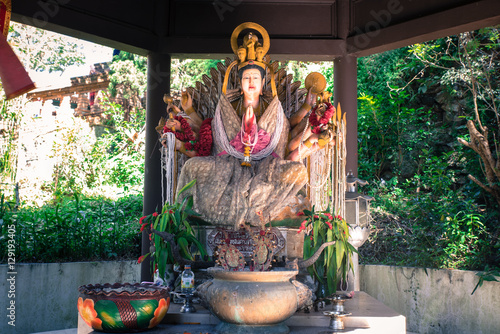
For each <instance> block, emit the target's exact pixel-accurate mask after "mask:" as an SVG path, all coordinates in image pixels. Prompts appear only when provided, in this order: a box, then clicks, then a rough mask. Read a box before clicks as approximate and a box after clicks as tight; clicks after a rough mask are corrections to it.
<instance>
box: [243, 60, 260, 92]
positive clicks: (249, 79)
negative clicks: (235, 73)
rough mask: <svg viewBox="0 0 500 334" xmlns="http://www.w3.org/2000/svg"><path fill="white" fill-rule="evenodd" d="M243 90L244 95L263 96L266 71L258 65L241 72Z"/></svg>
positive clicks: (250, 66)
mask: <svg viewBox="0 0 500 334" xmlns="http://www.w3.org/2000/svg"><path fill="white" fill-rule="evenodd" d="M240 73H241V74H240V79H241V90H242V91H243V94H244V95H255V94H259V95H260V94H262V88H263V86H264V80H263V73H264V70H263V69H262V68H261V67H259V66H257V65H249V66H246V67H244V68H242V69H241V70H240Z"/></svg>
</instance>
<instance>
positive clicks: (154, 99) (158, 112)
mask: <svg viewBox="0 0 500 334" xmlns="http://www.w3.org/2000/svg"><path fill="white" fill-rule="evenodd" d="M147 80H148V81H147V95H146V152H145V161H144V201H143V204H144V207H143V215H149V214H151V213H153V212H155V211H156V210H161V208H162V206H163V203H162V189H161V184H162V182H161V178H162V177H163V175H162V172H161V164H160V160H161V152H160V142H159V141H158V134H157V133H156V129H155V127H156V126H158V122H159V120H160V118H161V116H162V114H163V112H164V111H165V103H164V102H163V95H164V94H166V93H170V56H169V55H161V54H158V53H150V54H149V55H148V71H147ZM149 247H150V242H149V235H148V234H147V233H146V231H144V232H143V233H142V247H141V254H142V255H145V254H147V253H149ZM152 278H153V277H152V275H151V261H149V259H148V260H146V261H143V262H142V265H141V281H152Z"/></svg>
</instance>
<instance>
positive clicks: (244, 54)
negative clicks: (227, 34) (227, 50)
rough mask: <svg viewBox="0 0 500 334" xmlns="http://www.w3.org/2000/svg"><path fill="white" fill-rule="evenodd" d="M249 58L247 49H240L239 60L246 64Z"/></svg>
mask: <svg viewBox="0 0 500 334" xmlns="http://www.w3.org/2000/svg"><path fill="white" fill-rule="evenodd" d="M246 57H247V50H246V49H245V48H239V49H238V59H239V60H240V62H244V61H245V60H246Z"/></svg>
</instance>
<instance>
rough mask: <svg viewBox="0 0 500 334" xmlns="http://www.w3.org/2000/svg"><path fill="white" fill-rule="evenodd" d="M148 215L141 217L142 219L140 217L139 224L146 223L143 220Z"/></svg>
mask: <svg viewBox="0 0 500 334" xmlns="http://www.w3.org/2000/svg"><path fill="white" fill-rule="evenodd" d="M146 217H147V216H144V217H141V219H139V224H141V225H142V224H144V223H143V220H144V219H145V218H146Z"/></svg>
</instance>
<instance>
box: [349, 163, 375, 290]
mask: <svg viewBox="0 0 500 334" xmlns="http://www.w3.org/2000/svg"><path fill="white" fill-rule="evenodd" d="M367 183H368V182H366V181H363V180H360V179H358V178H357V177H355V176H354V175H353V174H352V172H349V173H348V174H347V177H346V192H345V216H346V217H345V218H346V221H347V222H348V223H349V225H350V227H349V242H350V243H351V244H352V245H353V246H354V247H356V249H358V248H359V247H361V245H363V244H364V243H365V241H366V239H368V236H369V235H370V222H371V215H370V201H371V200H372V199H373V197H371V196H367V195H363V194H360V193H358V192H357V191H356V185H360V186H364V185H365V184H367ZM352 264H353V270H354V276H352V273H351V272H349V277H348V289H349V290H354V291H359V289H360V284H359V263H358V253H353V255H352Z"/></svg>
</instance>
